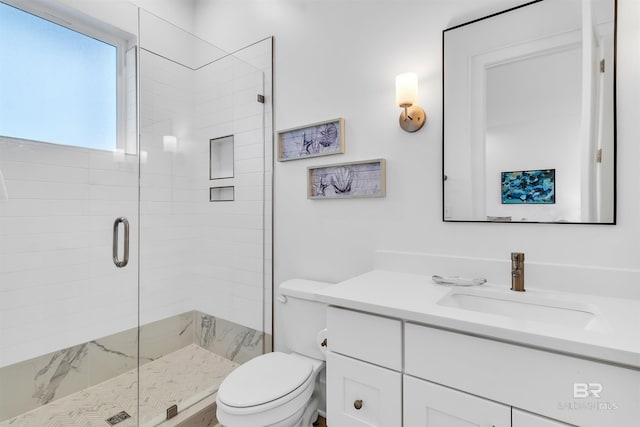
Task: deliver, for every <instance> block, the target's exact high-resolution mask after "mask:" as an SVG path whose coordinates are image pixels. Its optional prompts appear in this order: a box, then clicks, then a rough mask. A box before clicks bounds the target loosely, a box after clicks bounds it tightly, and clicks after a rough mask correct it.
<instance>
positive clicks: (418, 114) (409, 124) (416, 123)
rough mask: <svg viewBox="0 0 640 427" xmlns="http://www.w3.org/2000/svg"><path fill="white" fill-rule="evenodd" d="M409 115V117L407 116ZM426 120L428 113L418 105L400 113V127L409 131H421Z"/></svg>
mask: <svg viewBox="0 0 640 427" xmlns="http://www.w3.org/2000/svg"><path fill="white" fill-rule="evenodd" d="M407 115H408V116H409V117H407ZM426 121H427V115H426V114H425V112H424V110H423V109H422V108H421V107H419V106H417V105H413V106H411V107H408V108H407V109H406V110H404V111H402V112H401V113H400V127H401V128H402V129H403V130H405V131H407V132H416V131H419V130H420V129H422V126H424V122H426Z"/></svg>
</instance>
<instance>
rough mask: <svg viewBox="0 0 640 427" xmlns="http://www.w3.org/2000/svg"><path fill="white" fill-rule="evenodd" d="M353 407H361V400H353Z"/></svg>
mask: <svg viewBox="0 0 640 427" xmlns="http://www.w3.org/2000/svg"><path fill="white" fill-rule="evenodd" d="M353 407H354V408H356V409H358V410H359V409H360V408H362V400H360V399H358V400H356V401H355V402H353Z"/></svg>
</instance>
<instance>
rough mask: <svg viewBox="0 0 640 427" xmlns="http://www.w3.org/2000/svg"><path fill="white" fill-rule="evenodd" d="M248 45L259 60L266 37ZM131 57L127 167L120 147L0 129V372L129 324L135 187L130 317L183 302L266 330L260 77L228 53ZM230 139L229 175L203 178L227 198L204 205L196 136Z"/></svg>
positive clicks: (203, 154)
mask: <svg viewBox="0 0 640 427" xmlns="http://www.w3.org/2000/svg"><path fill="white" fill-rule="evenodd" d="M259 45H261V46H258V47H256V48H252V49H251V50H252V53H251V55H255V56H258V57H259V56H260V55H263V56H265V57H266V56H267V55H268V56H269V60H270V55H271V43H270V41H269V43H268V44H267V43H264V44H262V43H261V44H259ZM266 51H268V54H267V53H265V52H266ZM140 61H141V69H140V79H141V87H140V102H141V128H140V129H141V141H140V150H141V151H142V152H144V157H143V158H142V159H141V166H140V168H141V169H140V176H138V175H139V171H138V159H137V157H136V156H133V155H124V154H122V153H111V152H101V151H94V150H88V149H82V148H75V147H68V146H62V145H53V144H46V143H40V142H31V141H22V140H14V139H10V138H0V169H2V171H3V174H4V176H5V180H6V184H7V188H8V192H9V200H8V201H4V202H0V255H1V256H0V336H1V337H2V339H1V340H0V367H1V366H6V365H10V364H13V363H17V362H20V361H22V360H26V359H30V358H33V357H36V356H38V355H42V354H46V353H50V352H53V351H56V350H58V349H61V348H67V347H71V346H73V345H76V344H78V343H82V342H87V341H91V340H93V339H96V338H97V337H102V336H106V335H110V334H114V333H116V332H119V331H123V330H126V329H129V328H132V327H135V325H137V322H138V318H137V309H138V305H137V304H138V289H137V279H138V278H137V275H138V274H137V273H138V258H137V256H136V255H137V253H138V229H139V227H138V201H137V197H138V182H140V217H141V225H142V227H141V228H140V229H139V231H140V236H141V239H142V240H141V241H142V247H141V251H140V309H141V313H140V320H141V322H142V323H148V322H152V321H154V320H159V319H163V318H166V317H170V316H173V315H177V314H180V313H183V312H185V311H190V310H194V309H195V310H200V311H203V312H207V313H211V314H212V315H214V316H216V317H219V318H223V319H227V320H229V321H232V322H235V323H238V324H240V325H244V326H247V327H250V328H253V329H257V330H260V331H265V332H267V333H271V311H270V310H271V286H272V282H271V201H270V199H271V159H272V157H271V156H272V128H271V119H270V117H271V114H272V112H271V107H270V105H269V103H267V104H264V105H263V104H259V103H258V102H256V95H257V94H258V93H262V94H265V96H267V97H270V96H271V94H270V93H265V92H264V90H263V84H264V79H265V77H264V75H263V73H262V72H261V71H258V70H256V69H255V68H254V67H252V66H250V65H248V64H246V63H244V62H243V61H241V60H238V59H237V58H234V57H231V56H229V57H225V58H223V59H220V60H218V61H216V62H213V63H212V64H210V65H208V66H205V67H203V68H201V69H199V70H197V71H193V70H191V69H189V68H185V67H182V66H180V65H178V64H175V63H172V62H170V61H167V60H165V59H162V58H159V57H158V56H156V55H153V54H152V53H149V52H147V51H144V50H143V51H142V52H141V58H140ZM269 63H270V62H269ZM265 70H267V71H268V73H269V76H268V77H267V78H269V79H270V78H271V76H270V73H271V69H270V65H269V66H268V67H267V66H266V65H265ZM134 78H135V77H134V75H133V74H129V75H128V76H127V79H128V80H130V81H131V80H133V79H134ZM269 88H270V85H269ZM269 90H270V89H269ZM129 101H131V97H129ZM265 106H268V110H267V111H266V112H264V114H263V108H264V107H265ZM134 117H135V114H134V113H131V112H129V113H128V115H127V118H128V122H129V124H131V123H132V121H133V120H134ZM263 124H266V125H267V126H266V127H263ZM230 134H234V135H235V162H236V165H235V166H236V167H235V176H234V178H230V179H225V180H218V181H215V182H216V185H217V184H218V182H219V183H220V185H233V186H234V187H235V192H236V201H234V202H231V203H211V202H209V198H208V194H209V187H210V186H211V183H212V182H214V181H209V139H211V138H216V137H220V136H225V135H230ZM164 135H174V136H177V137H178V151H177V152H175V153H172V152H165V151H164V150H163V144H162V137H163V136H164ZM127 136H128V137H129V138H130V137H131V136H135V131H131V130H130V129H129V130H128V131H127ZM127 146H128V147H130V146H131V144H130V143H129V144H127ZM265 155H266V158H265ZM265 197H266V200H268V202H267V203H265ZM118 216H126V217H127V218H128V219H129V221H130V223H131V230H132V233H131V254H132V256H131V258H130V261H129V266H128V267H127V268H124V269H118V268H116V267H115V266H114V264H113V262H112V259H111V244H112V227H113V221H114V220H115V218H116V217H118ZM265 236H266V239H265ZM263 304H264V305H263ZM265 325H266V328H265ZM265 329H266V330H265Z"/></svg>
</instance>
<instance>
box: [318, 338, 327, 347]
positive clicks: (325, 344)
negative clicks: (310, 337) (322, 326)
mask: <svg viewBox="0 0 640 427" xmlns="http://www.w3.org/2000/svg"><path fill="white" fill-rule="evenodd" d="M320 346H322V347H326V346H327V339H326V338H325V339H323V340H322V342H321V343H320Z"/></svg>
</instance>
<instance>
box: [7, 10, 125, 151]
mask: <svg viewBox="0 0 640 427" xmlns="http://www.w3.org/2000/svg"><path fill="white" fill-rule="evenodd" d="M119 54H120V53H119V47H118V46H117V45H114V44H109V43H106V42H104V41H102V40H98V39H97V38H94V37H90V36H87V35H85V34H83V33H80V32H78V31H74V30H71V29H69V28H67V27H64V26H62V25H58V24H57V23H54V22H52V21H49V20H46V19H43V18H40V17H39V16H36V15H34V14H31V13H28V12H25V11H23V10H20V9H17V8H15V7H12V6H9V5H7V4H5V3H2V2H0V135H3V136H8V137H12V138H21V139H29V140H35V141H43V142H50V143H56V144H64V145H72V146H78V147H88V148H94V149H100V150H109V151H114V150H116V149H117V148H119V147H120V146H122V145H123V142H121V143H120V144H119V143H118V135H119V134H120V133H121V132H119V123H118V122H119V119H118V118H119V114H118V106H119V105H120V104H119V100H118V93H119V88H118V85H119V79H118V74H119V73H118V70H119V60H118V58H119Z"/></svg>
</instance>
